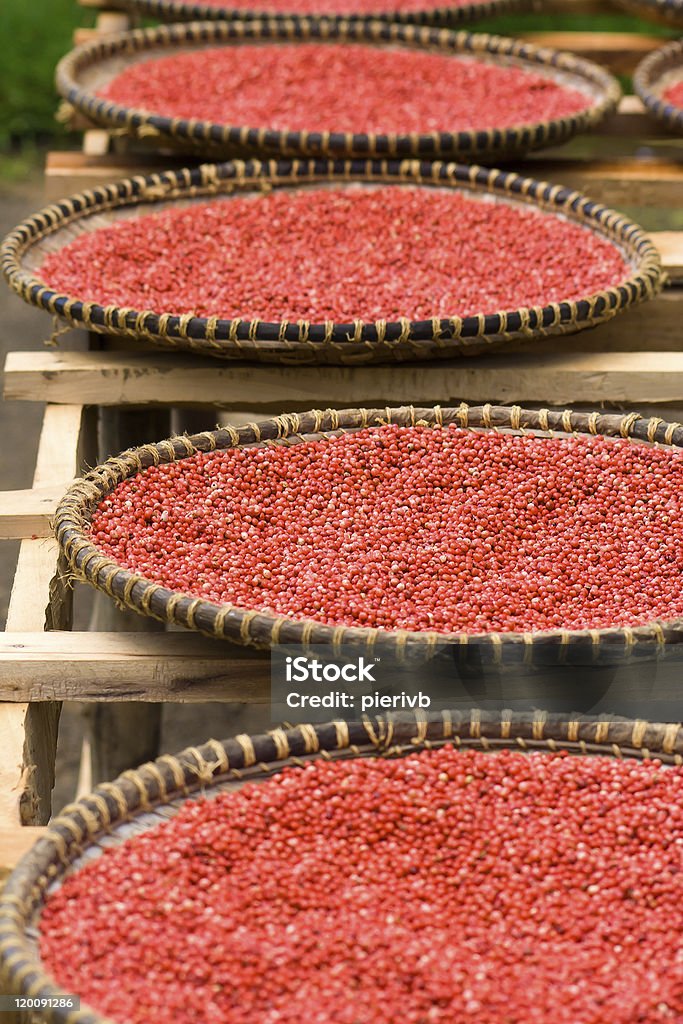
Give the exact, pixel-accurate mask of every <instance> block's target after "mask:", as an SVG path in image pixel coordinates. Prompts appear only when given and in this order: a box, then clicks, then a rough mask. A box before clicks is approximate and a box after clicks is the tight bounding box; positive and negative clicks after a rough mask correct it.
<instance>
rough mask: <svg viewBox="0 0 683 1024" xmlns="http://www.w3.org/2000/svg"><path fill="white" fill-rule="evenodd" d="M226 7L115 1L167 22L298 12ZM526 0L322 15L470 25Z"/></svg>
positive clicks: (438, 2)
mask: <svg viewBox="0 0 683 1024" xmlns="http://www.w3.org/2000/svg"><path fill="white" fill-rule="evenodd" d="M223 2H224V6H219V5H216V4H208V3H200V2H198V0H116V6H117V8H118V9H120V10H129V11H136V12H138V13H140V14H144V15H147V16H149V17H157V18H160V19H163V20H165V21H176V20H177V21H187V20H189V21H224V20H231V19H240V18H245V17H249V18H273V19H275V20H279V21H285V20H286V19H288V18H292V17H297V15H296V13H287V12H285V11H267V10H258V9H256V8H255V9H253V10H251V9H249V8H246V7H234V6H231V3H230V0H223ZM526 3H527V0H467V2H466V3H462V4H450V5H449V4H444V3H443V2H442V0H435V4H434V7H428V8H425V9H416V10H397V11H391V10H385V11H382V10H377V11H372V12H368V13H364V14H353V13H350V14H344V13H343V6H344V2H343V0H339V5H340V11H339V13H336V14H327V15H321V17H326V18H329V19H331V20H335V19H336V20H340V19H343V20H345V19H348V20H349V21H352V20H353V21H390V22H398V23H399V24H411V25H444V27H446V26H447V25H452V24H454V23H456V22H457V23H458V24H465V23H467V24H469V23H471V22H474V21H475V20H477V19H479V18H488V17H492V16H494V15H497V14H502V13H504V12H506V11H511V10H515V9H516V8H519V7H523V6H526Z"/></svg>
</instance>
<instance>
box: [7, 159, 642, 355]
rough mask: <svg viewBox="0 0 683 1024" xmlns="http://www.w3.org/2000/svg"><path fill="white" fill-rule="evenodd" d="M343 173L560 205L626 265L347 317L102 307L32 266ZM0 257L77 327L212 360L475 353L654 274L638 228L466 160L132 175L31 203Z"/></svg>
mask: <svg viewBox="0 0 683 1024" xmlns="http://www.w3.org/2000/svg"><path fill="white" fill-rule="evenodd" d="M352 183H353V185H354V187H355V186H356V185H362V186H363V187H372V186H373V185H377V184H380V183H391V184H395V185H396V186H400V185H421V186H425V187H438V188H445V189H454V190H458V191H460V192H463V193H464V194H466V195H468V196H471V197H472V198H478V199H480V200H481V201H485V200H489V199H491V198H493V199H495V200H497V201H501V202H508V203H513V204H516V205H517V206H522V205H527V206H532V207H534V208H536V209H538V210H540V211H547V212H548V213H554V214H559V215H561V216H563V217H565V218H567V219H569V220H571V221H573V222H575V223H578V224H581V225H584V226H585V227H587V228H588V229H589V230H591V231H593V232H595V233H596V234H598V235H599V236H600V237H602V238H605V239H607V240H609V241H611V242H613V243H614V244H615V245H616V246H617V247H618V248H619V249H620V250H621V252H622V253H623V255H624V257H625V258H626V260H627V262H628V263H629V264H630V266H631V268H632V269H631V273H630V275H629V277H628V278H627V279H626V280H624V281H622V282H621V283H618V284H615V286H614V287H611V288H608V289H606V290H605V291H603V292H600V293H597V294H594V295H586V296H585V297H584V298H582V299H579V300H577V301H567V302H552V303H548V304H547V305H545V306H542V307H540V306H538V307H534V308H528V307H526V308H524V307H523V308H519V309H516V310H505V311H500V310H494V309H491V310H483V311H482V312H481V314H478V315H474V316H467V317H464V318H462V317H458V316H453V317H449V318H444V317H439V318H437V317H434V318H432V319H429V320H420V321H411V320H408V319H407V318H402V319H399V320H388V321H387V320H377V321H374V320H364V319H362V314H363V310H358V314H359V315H358V318H357V319H355V320H354V321H353V322H350V323H336V322H333V321H324V322H320V323H313V322H308V321H304V320H299V321H280V322H275V321H272V322H268V321H264V320H250V319H246V318H245V319H233V320H228V319H221V318H219V317H208V318H207V317H196V316H191V315H178V314H177V313H175V312H174V310H173V309H169V310H156V311H154V312H152V311H149V310H136V309H130V308H125V309H124V308H120V307H116V306H102V305H98V304H97V303H95V302H92V301H89V300H90V299H91V298H92V296H88V295H64V294H59V293H57V292H55V291H54V290H52V289H51V288H50V287H49V286H48V284H47V283H46V282H45V281H44V280H43V279H42V278H41V276H40V269H39V268H40V264H41V263H42V261H43V260H44V259H45V258H46V256H47V255H48V254H49V253H51V252H54V251H58V250H59V249H60V248H61V247H62V246H63V245H65V244H68V243H69V242H71V241H73V239H74V238H75V237H77V236H78V235H80V234H82V233H85V232H90V231H94V230H97V229H98V228H99V227H102V226H107V225H109V224H111V223H112V222H114V221H117V220H119V219H122V218H134V217H137V216H141V215H144V214H147V213H149V212H150V211H158V210H162V209H166V208H168V207H169V206H175V207H178V206H182V205H187V204H188V203H193V202H198V201H202V200H203V201H206V198H207V197H217V198H220V199H221V201H229V196H230V195H232V194H234V193H235V192H241V191H244V190H247V191H249V190H251V191H256V192H257V191H258V190H259V189H264V188H272V187H276V188H293V189H295V188H303V187H314V186H316V185H317V186H318V187H324V186H325V185H326V184H330V185H332V184H335V185H338V186H339V187H349V186H350V185H351V184H352ZM454 230H457V224H454ZM1 260H2V269H3V271H4V274H5V277H6V278H7V281H8V283H9V285H10V286H11V287H12V288H13V289H14V291H15V292H16V293H17V294H18V295H20V296H21V298H23V299H24V300H25V301H26V302H29V303H31V304H33V305H36V306H38V307H39V308H41V309H44V310H46V311H47V312H49V313H51V314H52V315H53V316H56V317H57V318H60V319H61V320H63V321H64V322H66V323H68V324H71V325H72V326H75V327H85V328H87V329H89V330H94V331H99V332H102V333H105V334H114V335H123V336H128V337H134V338H136V339H138V340H140V341H141V342H143V343H147V342H152V343H154V344H156V345H162V346H165V347H171V348H175V349H187V350H190V351H193V352H196V353H199V354H202V355H210V356H215V357H218V358H221V359H231V358H232V359H241V360H244V359H249V360H252V361H264V362H283V363H299V362H300V363H313V362H316V363H326V364H337V365H339V364H345V363H349V364H351V363H366V362H368V363H369V362H377V363H379V362H394V361H398V362H402V361H406V360H416V359H427V358H449V357H453V356H458V355H467V356H469V355H478V354H479V353H481V352H484V351H488V350H490V349H491V348H493V347H496V346H500V345H502V344H503V343H505V342H506V341H509V340H513V339H516V338H525V339H533V338H540V337H543V336H546V335H555V334H569V333H573V332H576V331H579V330H582V329H583V328H586V327H591V326H593V325H595V324H598V323H600V322H602V321H605V320H608V319H610V318H611V317H613V316H615V315H616V314H617V313H619V312H620V311H621V310H624V309H627V308H628V307H629V306H631V305H632V304H634V303H637V302H640V301H642V300H644V299H648V298H650V297H652V296H653V295H654V294H655V293H656V291H657V290H658V288H659V286H660V283H661V266H660V258H659V254H658V253H657V250H656V249H655V247H654V246H653V244H652V243H651V242H650V240H649V239H648V238H647V236H646V235H645V234H644V233H643V232H642V231H641V229H640V228H639V227H638V226H637V225H635V224H633V223H632V222H630V221H628V220H626V218H624V217H622V216H621V215H619V214H617V213H615V212H614V211H612V210H609V209H606V208H605V207H602V206H600V205H598V204H597V203H594V202H592V201H591V200H589V199H587V198H585V197H584V196H582V195H580V194H579V193H578V192H572V191H570V190H568V189H565V188H561V187H560V186H557V185H549V184H548V183H547V182H538V181H533V180H532V179H530V178H521V177H518V176H517V175H515V174H512V173H506V172H502V171H491V170H486V169H484V168H479V167H476V166H474V165H458V164H444V163H433V164H431V163H418V162H417V161H404V162H397V161H373V162H370V161H360V160H358V161H337V162H327V161H277V162H276V161H270V162H267V163H264V164H262V163H260V162H258V161H250V162H248V163H241V162H233V163H225V164H218V165H204V166H202V167H199V168H195V169H193V170H181V171H166V172H164V173H163V174H154V175H150V176H148V177H146V178H145V177H142V176H138V177H135V178H130V179H127V180H125V181H120V182H118V183H116V184H112V185H105V186H98V187H96V188H93V189H91V190H90V191H88V192H86V193H82V194H80V195H74V196H72V197H71V198H70V199H65V200H62V201H61V202H59V203H55V204H53V205H52V206H49V207H47V208H46V209H44V210H41V211H40V213H38V214H36V215H35V216H34V217H31V218H29V219H28V220H27V221H24V223H23V224H21V225H20V226H19V227H17V228H16V229H15V230H14V231H13V232H12V233H11V234H10V235H8V237H7V238H6V239H5V241H4V243H3V246H2V250H1Z"/></svg>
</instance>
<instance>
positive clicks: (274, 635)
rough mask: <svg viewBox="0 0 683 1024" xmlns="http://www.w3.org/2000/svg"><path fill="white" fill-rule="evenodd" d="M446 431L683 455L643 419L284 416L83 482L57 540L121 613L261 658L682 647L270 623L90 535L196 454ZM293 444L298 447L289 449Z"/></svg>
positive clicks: (146, 456)
mask: <svg viewBox="0 0 683 1024" xmlns="http://www.w3.org/2000/svg"><path fill="white" fill-rule="evenodd" d="M389 423H393V424H398V425H401V426H415V425H416V424H421V425H425V426H442V425H447V424H456V425H458V426H460V427H463V428H469V429H477V430H478V429H484V430H498V429H510V430H513V431H518V432H524V431H527V430H533V431H538V432H544V433H552V432H559V433H563V434H589V435H593V436H595V435H602V436H608V437H622V438H631V439H635V440H639V441H643V442H646V443H650V444H655V443H656V444H665V445H671V446H674V447H682V446H683V426H681V424H678V423H666V422H665V421H663V420H661V419H659V418H657V417H654V418H651V419H642V418H641V417H640V416H638V414H637V413H629V414H628V415H605V414H602V413H598V412H593V413H585V412H573V411H572V410H570V409H566V410H564V411H563V412H560V411H557V410H549V409H540V410H538V411H532V410H528V409H522V408H520V407H519V406H509V407H507V406H492V405H484V406H477V407H469V406H467V405H465V404H464V403H463V404H462V405H460V406H459V407H453V408H441V407H439V406H436V407H434V408H430V409H421V408H420V409H418V408H414V407H413V406H407V407H402V408H398V409H396V408H394V409H390V408H387V409H348V410H343V411H337V410H333V409H328V410H327V411H325V412H321V411H318V410H313V411H311V412H305V413H300V414H295V413H292V414H285V415H282V416H277V417H274V418H273V419H270V420H266V421H264V422H260V423H250V424H248V425H246V426H244V427H240V428H239V429H237V428H234V427H225V428H222V429H220V430H216V431H207V432H205V433H202V434H196V435H194V436H192V437H187V436H183V437H175V438H171V439H170V440H167V441H162V442H160V443H158V444H150V445H145V446H144V447H142V448H137V449H133V450H130V451H127V452H124V453H123V454H122V455H120V456H119V457H118V458H113V459H109V460H108V461H107V462H106V463H104V464H103V465H102V466H99V467H97V468H96V469H94V470H92V472H90V473H88V474H87V476H85V477H84V478H83V479H82V480H78V481H76V482H75V483H74V484H73V485H72V487H71V488H70V489H69V491H68V492H67V494H66V495H65V497H64V498H63V499H62V501H61V502H60V504H59V507H58V509H57V514H56V520H55V531H56V535H57V539H58V540H59V543H60V545H61V547H62V549H63V552H64V554H65V556H66V559H67V561H68V563H69V566H70V567H71V570H72V572H73V573H75V575H76V576H77V577H78V578H80V579H84V580H87V581H88V582H89V583H91V584H93V585H94V586H95V587H97V588H98V589H100V590H103V591H104V592H106V593H107V594H109V595H110V596H111V597H113V598H114V599H115V600H116V601H118V602H119V603H120V604H121V605H122V606H123V607H125V608H129V609H132V610H134V611H137V612H140V613H142V614H144V615H150V616H152V617H154V618H157V619H159V620H161V621H164V622H171V623H174V624H177V625H182V626H186V627H188V628H190V629H195V630H198V631H200V632H202V633H205V634H208V635H210V636H215V637H217V638H219V639H223V640H231V641H234V642H236V643H238V644H246V645H248V646H252V647H257V648H269V647H271V646H272V645H274V644H278V643H282V644H287V643H292V644H300V645H303V646H304V648H305V647H307V646H308V645H311V644H313V645H315V644H330V645H332V648H333V649H334V650H335V651H338V650H339V649H340V648H341V645H342V644H350V645H353V646H354V647H356V648H359V649H363V650H365V651H367V652H368V653H370V654H373V653H377V652H378V651H380V650H382V651H385V652H387V653H391V654H392V655H393V656H395V657H398V658H404V657H408V656H410V655H417V656H420V657H427V658H428V657H433V656H434V655H435V654H436V653H437V652H438V651H441V650H443V649H444V648H451V647H452V646H453V645H454V644H455V645H457V646H458V649H459V650H460V651H461V652H462V653H463V655H465V656H466V655H467V653H468V649H470V650H471V649H473V648H475V649H476V651H477V656H478V657H483V659H484V662H485V663H487V664H494V665H502V664H504V663H505V664H507V663H513V664H523V665H528V664H533V663H534V659H535V658H536V657H540V658H542V659H543V661H544V663H548V662H550V663H572V661H575V662H577V661H578V662H581V663H585V660H586V658H587V657H588V660H589V662H595V663H600V662H602V661H603V660H604V659H607V660H608V661H609V662H610V663H614V662H617V663H618V662H620V661H623V660H627V659H629V658H630V657H633V656H637V655H647V656H651V655H653V654H658V653H662V652H663V650H664V648H665V646H666V645H667V644H676V643H681V642H682V641H683V620H682V619H676V620H673V621H669V622H664V621H661V622H660V621H656V622H652V623H649V624H647V625H643V626H637V627H623V628H613V629H601V630H597V629H596V630H553V631H547V632H535V633H477V634H466V633H436V632H411V631H407V630H382V629H374V628H367V627H350V626H349V627H347V626H328V625H324V624H322V623H319V622H316V621H315V620H312V619H290V618H287V617H286V616H278V615H274V614H272V613H265V612H259V611H255V610H253V609H247V608H239V607H236V606H234V605H231V604H215V603H213V602H210V601H205V600H203V599H201V598H197V597H193V596H191V595H188V594H183V593H180V592H174V591H171V590H169V589H167V588H165V587H163V586H160V585H159V584H156V583H153V582H152V581H150V580H148V579H145V578H144V577H142V576H140V575H138V574H136V573H132V572H129V571H128V570H127V569H123V568H121V566H120V565H118V564H117V563H116V562H114V561H113V560H112V559H111V558H109V557H107V556H106V555H103V554H102V553H101V552H100V551H99V550H98V548H96V547H95V546H94V545H93V543H92V541H91V539H90V537H89V534H88V529H89V525H90V522H91V519H92V514H93V512H94V510H95V508H96V507H97V505H98V504H99V502H100V501H101V500H102V499H103V498H104V497H106V496H107V495H109V494H110V493H111V492H112V491H113V490H114V489H115V488H116V486H117V485H118V484H119V483H121V482H122V481H123V480H125V479H127V478H128V477H131V476H134V475H135V474H136V473H139V472H140V471H142V470H143V469H145V468H146V467H148V466H152V465H159V464H165V463H170V462H174V461H176V460H178V459H183V458H187V457H189V456H192V455H194V454H195V453H197V452H209V451H217V450H223V449H228V448H234V447H239V446H244V445H254V444H257V445H269V444H288V443H298V442H300V441H301V440H302V437H303V438H304V439H308V438H311V439H319V438H326V437H330V436H332V435H335V434H337V433H340V432H344V431H351V430H358V429H366V428H372V427H380V426H384V425H386V424H389ZM290 439H291V440H290Z"/></svg>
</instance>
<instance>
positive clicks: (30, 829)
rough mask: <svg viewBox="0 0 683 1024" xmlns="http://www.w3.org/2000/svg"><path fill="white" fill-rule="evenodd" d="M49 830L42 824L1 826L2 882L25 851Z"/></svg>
mask: <svg viewBox="0 0 683 1024" xmlns="http://www.w3.org/2000/svg"><path fill="white" fill-rule="evenodd" d="M46 832H47V829H46V828H41V827H40V826H37V825H36V826H30V825H23V826H22V825H17V826H15V827H14V828H7V827H6V828H0V883H1V882H4V880H5V878H6V877H7V875H8V874H9V873H10V871H13V870H14V868H15V867H16V866H17V864H18V863H19V861H20V860H21V858H22V857H23V856H24V854H25V853H28V851H29V850H30V849H31V847H32V846H33V844H34V843H36V842H37V841H38V840H39V839H40V838H41V837H42V836H44V835H45V833H46Z"/></svg>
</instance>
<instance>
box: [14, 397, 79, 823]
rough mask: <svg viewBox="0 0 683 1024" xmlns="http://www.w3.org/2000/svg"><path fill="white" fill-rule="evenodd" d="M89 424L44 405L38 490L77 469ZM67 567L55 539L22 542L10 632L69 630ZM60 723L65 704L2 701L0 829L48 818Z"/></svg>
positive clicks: (69, 410)
mask: <svg viewBox="0 0 683 1024" xmlns="http://www.w3.org/2000/svg"><path fill="white" fill-rule="evenodd" d="M83 424H84V417H83V411H82V409H81V408H80V406H78V407H74V406H73V405H71V404H69V405H66V406H64V407H59V406H48V407H47V408H46V410H45V414H44V417H43V427H42V432H41V437H40V442H39V446H38V457H37V460H36V468H35V472H34V485H35V486H36V487H49V486H50V485H54V483H55V482H58V481H60V480H63V479H69V478H70V477H72V476H73V475H74V474H75V472H76V470H77V469H78V460H79V457H80V450H81V439H82V427H83ZM53 474H54V475H53ZM64 569H65V566H64V564H63V563H61V562H60V560H59V552H58V547H57V544H56V542H55V541H53V540H25V541H23V543H22V545H21V548H20V551H19V559H18V562H17V569H16V573H15V576H14V583H13V586H12V593H11V596H10V602H9V610H8V615H7V624H6V629H7V633H6V634H5V635H7V636H9V635H11V634H12V633H17V632H21V631H26V630H29V631H32V632H33V631H36V632H37V631H40V630H45V629H65V628H67V627H68V626H69V625H70V624H71V612H72V602H71V590H70V588H69V587H68V585H67V583H66V578H65V572H64ZM58 720H59V705H56V704H54V703H46V704H44V705H35V704H29V703H18V704H17V703H13V704H0V828H1V827H12V826H14V825H16V824H19V823H23V824H26V825H38V824H44V823H45V822H46V821H47V820H48V818H49V816H50V810H51V793H52V787H53V785H54V759H55V752H56V745H57V723H58Z"/></svg>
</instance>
